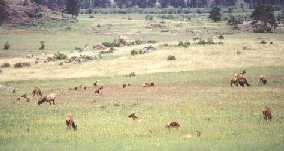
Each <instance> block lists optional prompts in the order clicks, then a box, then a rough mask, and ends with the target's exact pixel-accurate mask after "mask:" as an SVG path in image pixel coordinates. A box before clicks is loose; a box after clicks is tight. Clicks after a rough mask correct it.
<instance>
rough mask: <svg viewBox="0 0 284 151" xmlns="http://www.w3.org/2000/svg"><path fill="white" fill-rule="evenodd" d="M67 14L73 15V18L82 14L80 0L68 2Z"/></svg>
mask: <svg viewBox="0 0 284 151" xmlns="http://www.w3.org/2000/svg"><path fill="white" fill-rule="evenodd" d="M65 7H66V8H65V13H67V14H71V15H72V16H73V17H74V16H78V15H79V13H80V0H66V1H65Z"/></svg>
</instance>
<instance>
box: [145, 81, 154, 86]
mask: <svg viewBox="0 0 284 151" xmlns="http://www.w3.org/2000/svg"><path fill="white" fill-rule="evenodd" d="M154 86H155V83H154V82H145V83H144V85H143V87H154Z"/></svg>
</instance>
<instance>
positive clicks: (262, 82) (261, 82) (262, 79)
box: [258, 75, 267, 85]
mask: <svg viewBox="0 0 284 151" xmlns="http://www.w3.org/2000/svg"><path fill="white" fill-rule="evenodd" d="M266 84H267V79H266V78H265V77H264V76H263V75H261V76H260V77H259V79H258V85H266Z"/></svg>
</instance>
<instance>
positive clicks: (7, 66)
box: [1, 62, 11, 68]
mask: <svg viewBox="0 0 284 151" xmlns="http://www.w3.org/2000/svg"><path fill="white" fill-rule="evenodd" d="M10 66H11V65H10V63H8V62H6V63H3V64H2V65H1V68H9V67H10Z"/></svg>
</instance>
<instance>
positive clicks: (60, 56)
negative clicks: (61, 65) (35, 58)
mask: <svg viewBox="0 0 284 151" xmlns="http://www.w3.org/2000/svg"><path fill="white" fill-rule="evenodd" d="M54 59H56V60H65V59H67V55H66V54H64V53H62V52H57V53H55V54H54Z"/></svg>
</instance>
